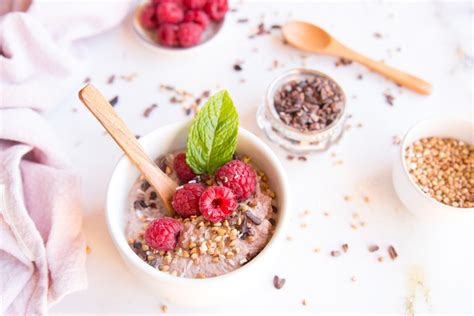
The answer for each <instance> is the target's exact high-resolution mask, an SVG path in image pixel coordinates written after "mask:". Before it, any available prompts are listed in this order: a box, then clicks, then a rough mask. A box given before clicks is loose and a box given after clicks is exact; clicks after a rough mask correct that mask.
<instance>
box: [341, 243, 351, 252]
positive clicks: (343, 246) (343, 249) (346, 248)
mask: <svg viewBox="0 0 474 316" xmlns="http://www.w3.org/2000/svg"><path fill="white" fill-rule="evenodd" d="M347 250H349V245H348V244H343V245H342V251H344V252H347Z"/></svg>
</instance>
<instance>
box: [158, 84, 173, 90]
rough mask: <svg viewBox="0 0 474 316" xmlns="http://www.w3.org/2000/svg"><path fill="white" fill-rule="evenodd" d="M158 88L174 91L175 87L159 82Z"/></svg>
mask: <svg viewBox="0 0 474 316" xmlns="http://www.w3.org/2000/svg"><path fill="white" fill-rule="evenodd" d="M160 89H161V90H167V91H175V88H174V87H173V86H170V85H166V84H161V85H160Z"/></svg>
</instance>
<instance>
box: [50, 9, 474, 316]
mask: <svg viewBox="0 0 474 316" xmlns="http://www.w3.org/2000/svg"><path fill="white" fill-rule="evenodd" d="M234 7H235V8H237V12H235V13H230V14H229V15H228V23H227V25H226V27H225V29H224V31H223V32H224V33H223V34H221V35H222V36H221V37H220V38H219V39H218V40H217V42H215V43H214V46H213V47H212V48H211V49H209V50H206V51H203V52H201V53H199V54H196V55H190V56H174V55H173V56H163V55H159V54H157V53H155V52H153V51H151V50H149V49H147V48H145V47H143V46H142V45H141V44H140V43H139V42H138V41H137V40H136V39H135V38H134V34H133V33H132V31H131V25H130V21H126V22H125V23H124V24H122V25H121V26H120V27H118V28H116V29H114V30H112V31H110V32H107V33H106V34H103V35H100V36H97V37H95V38H92V39H89V40H87V41H85V42H83V43H81V44H82V45H83V47H85V48H86V56H87V58H88V62H89V67H90V68H89V69H88V71H87V75H88V76H89V77H90V78H91V79H92V82H93V83H94V84H95V85H96V86H98V87H99V88H100V89H101V90H103V91H104V92H105V94H106V95H107V96H108V97H110V98H112V97H114V96H115V95H118V96H119V102H118V104H117V106H116V110H117V111H118V113H119V114H120V115H122V116H123V117H124V119H125V121H126V122H127V123H128V124H129V125H130V127H131V128H132V129H133V130H134V131H135V132H136V133H137V134H140V135H143V134H146V133H147V132H149V131H151V130H153V129H155V128H157V127H159V126H162V125H165V124H167V123H171V122H175V121H180V120H184V119H186V116H185V114H184V111H183V110H182V108H181V107H180V106H179V105H174V104H170V103H169V102H168V99H169V95H168V94H165V93H162V92H160V90H159V85H160V84H171V85H175V86H176V87H178V88H181V89H185V90H189V91H191V92H194V93H200V92H201V91H202V90H205V89H211V90H212V91H216V90H217V89H218V87H219V88H226V89H228V90H229V91H230V93H231V95H232V96H233V98H234V102H235V104H236V105H237V107H238V110H239V113H240V117H241V125H242V126H243V127H245V128H247V129H249V130H251V131H252V132H254V133H256V134H257V135H259V136H260V137H263V134H262V132H261V131H259V129H258V127H257V125H256V121H255V111H256V107H257V106H258V105H259V104H260V103H261V102H262V99H263V95H264V92H265V88H266V86H267V85H268V84H269V82H270V81H271V79H272V78H273V77H275V76H276V75H277V74H278V73H280V72H282V71H284V70H285V69H289V68H291V67H299V66H302V65H303V63H304V64H305V65H306V66H307V67H310V68H314V69H318V70H320V71H323V72H326V73H327V74H329V75H330V76H332V77H333V78H335V79H336V80H337V81H338V82H339V83H340V84H341V86H342V87H343V89H344V90H345V92H346V94H347V96H348V108H349V112H350V113H351V114H352V115H353V118H352V119H351V124H352V128H351V129H350V130H348V131H347V133H346V134H345V135H344V137H343V139H342V140H341V142H340V144H339V145H337V146H335V147H333V148H332V149H331V150H330V151H329V152H327V153H323V154H317V155H313V156H309V157H308V160H307V161H306V162H302V161H288V160H287V159H286V158H285V157H286V154H285V153H284V152H282V151H281V150H280V149H278V148H276V147H274V146H273V147H272V148H273V149H274V150H275V151H276V152H277V153H278V155H279V157H280V158H281V160H282V162H283V164H284V166H285V168H286V170H287V171H288V175H289V181H290V187H291V193H292V197H293V200H292V203H293V207H292V210H291V212H292V217H291V223H290V225H289V226H290V227H289V228H290V230H289V235H290V236H291V237H292V240H291V241H286V242H285V243H284V244H283V245H282V249H281V255H280V258H279V259H278V260H277V261H276V262H275V263H274V264H273V265H272V266H269V267H268V272H267V274H268V278H267V279H268V282H266V283H262V284H249V287H248V288H247V289H242V293H244V294H243V298H236V301H235V305H233V306H221V307H212V308H211V307H210V308H208V309H205V310H195V309H190V308H185V307H181V306H173V305H170V306H169V312H174V313H180V312H189V311H193V312H196V311H200V312H229V311H233V312H241V313H245V312H251V311H252V312H273V313H274V312H288V313H290V312H292V313H293V312H298V313H299V312H361V313H367V312H392V313H404V312H405V310H406V306H405V300H406V298H407V296H409V295H410V292H411V289H410V286H409V279H410V276H413V275H416V276H418V277H419V276H423V278H422V279H423V284H424V287H420V286H418V290H417V292H416V302H415V310H416V311H419V312H442V313H471V312H472V301H473V300H472V297H473V289H472V288H473V282H472V277H473V272H472V266H473V259H472V249H473V236H472V235H473V233H472V223H466V224H467V225H448V224H443V225H429V224H426V223H422V222H419V221H418V220H417V219H415V218H414V217H413V216H412V215H411V214H410V213H408V211H407V210H406V209H405V208H404V207H403V206H402V205H401V203H400V202H399V200H398V199H397V196H396V194H395V192H394V190H393V187H392V183H391V174H390V172H391V161H392V158H393V155H394V154H396V153H397V150H398V146H396V145H393V144H392V137H393V136H394V135H403V133H404V132H405V131H406V130H407V129H408V128H409V127H410V126H411V125H412V124H414V123H415V122H417V121H419V120H420V119H423V118H427V117H431V116H434V115H441V116H445V115H453V116H458V117H464V118H466V119H470V120H472V115H473V112H472V110H473V109H472V105H473V102H472V66H473V56H474V55H473V51H472V44H473V43H472V29H471V26H472V18H473V9H472V4H470V3H469V2H465V3H405V2H397V3H388V4H387V3H381V2H357V3H353V2H330V1H327V2H322V3H321V2H318V3H310V2H309V1H307V2H298V3H294V2H293V1H291V2H290V1H288V2H278V3H275V2H267V3H262V2H259V3H246V4H237V5H234ZM262 16H263V18H264V20H265V23H266V25H271V24H277V23H278V24H280V23H284V22H285V21H287V20H288V19H302V20H308V21H312V22H314V23H317V24H319V25H320V26H322V27H324V28H326V29H327V30H328V31H329V32H331V33H332V34H334V36H336V37H337V38H339V39H340V40H341V41H342V42H344V43H346V44H347V45H348V46H350V47H352V48H354V49H355V50H358V51H360V52H362V53H366V54H368V55H370V56H372V57H374V58H376V59H383V60H385V62H387V63H389V64H391V65H393V66H397V67H400V68H401V69H404V70H409V71H410V72H412V73H413V74H416V75H419V76H420V77H422V78H424V79H426V80H428V81H430V82H432V83H433V85H434V92H433V94H432V95H431V96H429V97H424V96H419V95H416V94H414V93H411V92H409V91H407V90H404V89H400V88H398V87H396V86H395V85H394V84H392V83H391V82H388V81H386V80H385V79H383V78H381V77H380V76H378V75H376V74H373V73H370V72H369V71H368V70H367V69H365V68H364V67H362V66H359V65H354V64H353V65H349V66H345V67H337V68H336V67H335V66H334V63H335V59H334V58H332V57H326V56H315V55H306V56H307V57H306V58H305V59H304V60H305V61H303V59H302V57H301V56H302V53H301V52H298V51H296V50H294V49H292V48H290V47H288V46H283V45H282V44H281V40H280V37H279V34H278V32H273V35H271V36H263V37H258V38H255V39H248V35H249V34H250V33H251V32H252V30H253V29H254V28H255V27H256V25H257V24H258V23H259V21H260V19H261V18H262ZM239 18H249V19H250V21H249V23H247V24H237V23H236V20H237V19H239ZM376 32H379V33H380V34H381V35H382V37H381V38H376V37H375V36H374V33H376ZM398 48H400V51H397V49H398ZM274 59H276V60H278V61H279V62H280V63H282V64H283V66H280V67H279V68H278V69H275V70H269V69H270V68H271V65H272V62H273V60H274ZM237 60H242V61H244V63H243V65H242V67H243V70H242V71H241V72H235V71H234V70H233V69H232V66H233V64H234V63H235V62H236V61H237ZM131 73H136V74H137V76H136V78H135V79H134V80H133V81H131V82H127V81H124V80H121V79H120V78H119V77H120V75H128V74H131ZM112 74H115V75H116V77H117V78H116V80H115V82H114V83H113V84H111V85H108V84H107V83H106V81H107V79H108V77H109V76H110V75H112ZM358 74H362V75H363V79H362V80H357V76H358ZM242 78H243V79H245V83H241V82H240V80H241V79H242ZM77 88H78V89H79V88H80V85H78V86H77ZM387 90H390V91H391V92H392V93H393V94H394V96H395V101H394V106H389V105H388V104H387V103H386V102H385V100H384V96H383V93H384V92H385V91H387ZM151 103H157V104H158V105H159V106H158V109H156V110H155V111H154V112H153V113H152V114H151V115H150V117H149V118H148V119H145V118H144V117H143V115H142V114H143V111H144V109H145V108H146V107H148V106H149V105H150V104H151ZM73 109H77V112H76V111H73ZM48 117H49V119H50V121H51V122H52V123H53V125H54V127H55V128H56V129H57V131H58V134H59V135H60V138H61V141H62V142H63V144H64V147H65V149H66V151H67V152H68V154H69V155H70V157H71V158H72V160H73V162H74V163H75V164H76V166H77V169H78V171H79V173H80V174H81V175H82V189H83V192H82V197H83V199H82V200H83V205H84V232H85V235H86V238H87V244H88V245H89V246H90V247H91V250H92V252H91V253H90V255H89V256H88V260H87V271H88V276H89V288H88V289H87V290H86V291H82V292H78V293H74V294H71V295H69V296H67V297H66V298H64V299H63V300H62V302H60V303H59V304H57V305H56V306H54V307H53V308H52V309H51V313H114V314H116V313H159V312H160V306H161V304H163V302H162V301H161V300H160V298H158V297H154V295H153V293H149V292H148V291H147V290H146V289H145V288H143V287H142V286H141V284H139V283H137V282H136V281H135V279H134V278H133V276H132V275H131V274H130V273H129V271H128V270H127V269H126V267H125V265H124V263H123V262H122V261H121V258H120V257H119V255H118V253H117V251H116V250H115V248H114V247H113V245H112V242H111V239H110V237H109V235H108V232H107V228H106V225H105V220H104V199H105V191H106V187H107V181H108V177H109V175H110V173H111V171H112V169H113V167H114V164H115V162H116V161H117V159H118V158H119V156H120V151H119V149H118V147H117V146H116V145H115V144H114V143H113V141H112V140H111V139H110V137H108V136H106V135H105V134H104V132H103V131H102V129H101V128H100V127H99V125H98V124H97V123H96V121H95V120H94V119H93V117H92V116H91V115H90V114H89V113H87V112H86V110H85V109H84V108H83V107H82V106H81V105H80V104H79V100H78V98H77V96H76V93H75V91H73V92H72V93H71V95H70V97H69V98H68V99H67V100H65V102H64V105H63V106H62V107H60V108H59V109H58V110H56V111H54V112H52V113H49V114H48ZM359 123H360V124H362V127H357V126H358V125H359ZM331 153H335V154H336V157H332V156H331ZM337 160H341V161H342V162H343V163H342V164H336V163H335V161H337ZM344 195H351V196H352V200H351V201H350V202H345V201H344V199H343V196H344ZM363 196H368V197H369V198H370V203H365V202H364V201H363ZM305 210H309V214H308V215H307V216H303V217H302V216H301V214H302V213H303V212H304V211H305ZM324 212H328V213H329V216H324V214H323V213H324ZM354 212H357V213H358V214H359V215H360V219H359V220H355V219H353V217H352V214H353V213H354ZM360 220H362V221H364V222H365V223H366V226H365V227H361V228H359V229H357V230H354V229H351V227H350V225H351V223H357V222H358V221H360ZM302 224H304V225H306V227H302V226H301V225H302ZM304 225H303V226H304ZM343 243H347V244H348V245H349V251H348V252H347V253H346V254H344V255H342V256H340V257H338V258H333V257H331V256H330V255H329V252H330V251H331V250H334V249H337V248H339V247H340V246H341V244H343ZM371 243H376V244H378V245H380V247H381V250H380V251H379V253H378V254H373V253H369V252H368V250H367V245H368V244H371ZM388 245H394V246H395V248H396V249H397V251H398V253H399V257H398V258H397V260H395V261H392V260H390V259H389V258H388V256H387V252H386V247H387V246H388ZM314 248H320V252H319V253H315V252H313V249H314ZM379 254H380V255H383V256H384V257H385V260H384V262H383V263H379V262H378V261H377V256H378V255H379ZM413 271H417V272H413ZM275 274H278V275H280V276H281V277H284V278H286V280H287V281H286V285H285V287H284V288H283V289H282V290H279V291H277V290H275V289H274V288H273V285H272V278H273V275H275ZM352 277H355V278H356V281H355V282H352V281H351V278H352ZM422 288H424V289H425V290H426V291H424V290H423V289H422ZM223 290H224V291H225V289H223ZM303 299H305V300H306V301H307V305H306V306H303V304H302V300H303ZM236 307H237V310H236V309H235V308H236Z"/></svg>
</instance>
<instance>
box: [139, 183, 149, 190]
mask: <svg viewBox="0 0 474 316" xmlns="http://www.w3.org/2000/svg"><path fill="white" fill-rule="evenodd" d="M149 187H150V184H149V183H148V181H143V182H142V184H141V186H140V189H141V190H142V191H143V192H145V191H146V190H148V188H149Z"/></svg>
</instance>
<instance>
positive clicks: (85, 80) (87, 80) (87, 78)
mask: <svg viewBox="0 0 474 316" xmlns="http://www.w3.org/2000/svg"><path fill="white" fill-rule="evenodd" d="M89 82H91V78H89V77H86V78H85V79H84V81H83V83H84V84H87V83H89Z"/></svg>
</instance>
